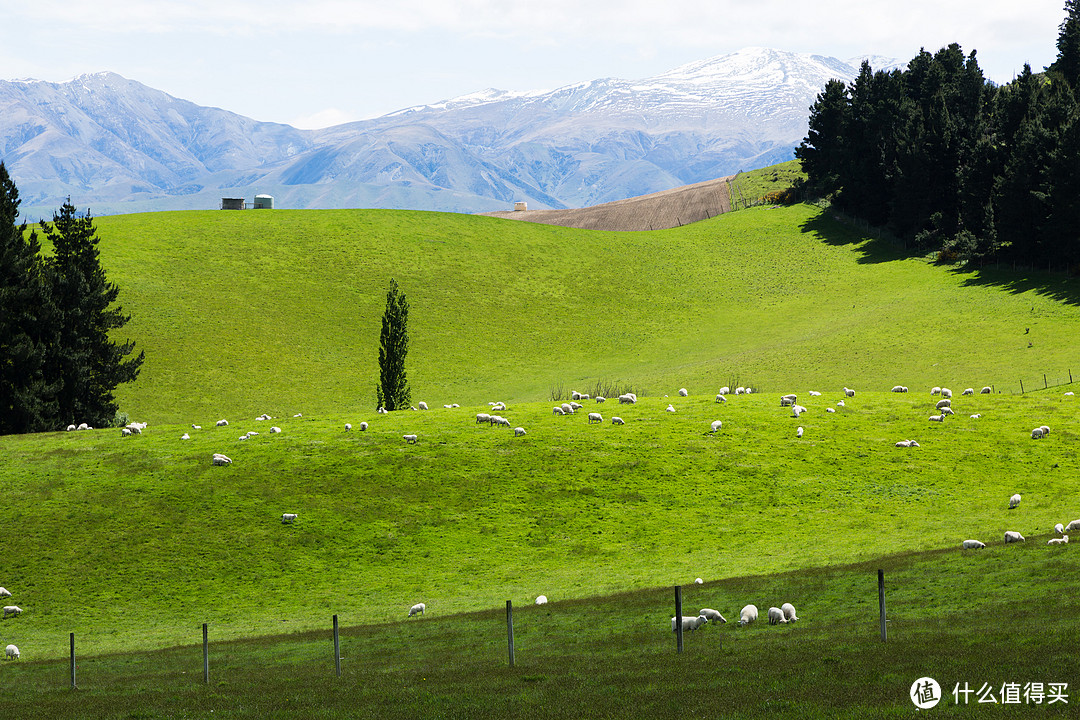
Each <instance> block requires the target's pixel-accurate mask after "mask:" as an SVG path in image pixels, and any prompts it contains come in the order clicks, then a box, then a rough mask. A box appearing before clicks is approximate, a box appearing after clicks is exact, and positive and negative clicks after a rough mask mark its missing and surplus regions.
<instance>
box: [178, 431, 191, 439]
mask: <svg viewBox="0 0 1080 720" xmlns="http://www.w3.org/2000/svg"><path fill="white" fill-rule="evenodd" d="M180 439H181V440H190V439H191V436H190V435H188V434H187V433H184V434H183V435H181V436H180Z"/></svg>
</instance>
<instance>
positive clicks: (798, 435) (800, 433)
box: [795, 425, 803, 438]
mask: <svg viewBox="0 0 1080 720" xmlns="http://www.w3.org/2000/svg"><path fill="white" fill-rule="evenodd" d="M802 434H803V429H802V425H800V426H799V428H798V429H797V430H796V431H795V437H800V438H801V437H802Z"/></svg>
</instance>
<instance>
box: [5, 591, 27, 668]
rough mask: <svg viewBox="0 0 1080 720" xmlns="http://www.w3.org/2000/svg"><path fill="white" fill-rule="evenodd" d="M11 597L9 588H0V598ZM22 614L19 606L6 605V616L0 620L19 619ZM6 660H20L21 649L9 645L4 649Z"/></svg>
mask: <svg viewBox="0 0 1080 720" xmlns="http://www.w3.org/2000/svg"><path fill="white" fill-rule="evenodd" d="M9 597H11V592H10V591H9V590H8V589H7V588H2V587H0V598H9ZM21 614H22V608H20V607H19V606H18V605H5V606H4V616H3V618H0V620H7V619H8V617H9V616H10V617H13V618H15V617H19V615H21ZM4 659H5V660H18V659H19V648H17V647H15V646H14V645H8V646H7V647H6V648H4Z"/></svg>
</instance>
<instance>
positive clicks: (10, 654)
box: [4, 645, 19, 660]
mask: <svg viewBox="0 0 1080 720" xmlns="http://www.w3.org/2000/svg"><path fill="white" fill-rule="evenodd" d="M4 655H5V656H7V659H8V660H18V659H19V648H17V647H15V646H14V645H8V646H7V647H6V648H4Z"/></svg>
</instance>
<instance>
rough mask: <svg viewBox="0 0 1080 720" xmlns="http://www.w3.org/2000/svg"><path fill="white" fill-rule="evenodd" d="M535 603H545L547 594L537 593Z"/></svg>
mask: <svg viewBox="0 0 1080 720" xmlns="http://www.w3.org/2000/svg"><path fill="white" fill-rule="evenodd" d="M536 604H537V605H547V595H537V596H536Z"/></svg>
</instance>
